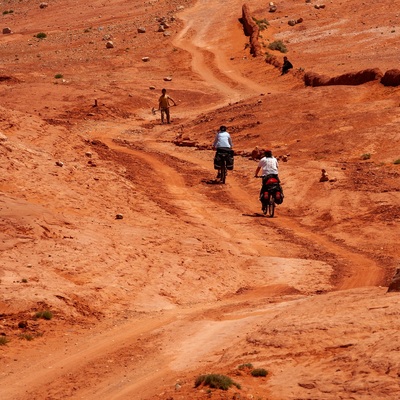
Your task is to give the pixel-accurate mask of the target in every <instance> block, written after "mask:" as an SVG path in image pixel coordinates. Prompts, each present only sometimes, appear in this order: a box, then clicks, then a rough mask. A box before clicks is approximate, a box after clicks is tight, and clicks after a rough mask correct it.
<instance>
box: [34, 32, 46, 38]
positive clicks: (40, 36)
mask: <svg viewBox="0 0 400 400" xmlns="http://www.w3.org/2000/svg"><path fill="white" fill-rule="evenodd" d="M35 37H37V38H38V39H45V38H47V35H46V34H45V33H44V32H39V33H38V34H36V35H35Z"/></svg>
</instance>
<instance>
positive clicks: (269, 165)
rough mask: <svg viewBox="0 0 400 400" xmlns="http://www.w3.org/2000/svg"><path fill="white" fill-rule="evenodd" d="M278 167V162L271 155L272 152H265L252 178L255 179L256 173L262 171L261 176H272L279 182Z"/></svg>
mask: <svg viewBox="0 0 400 400" xmlns="http://www.w3.org/2000/svg"><path fill="white" fill-rule="evenodd" d="M278 167H279V165H278V160H277V159H276V158H275V157H274V156H273V155H272V151H271V150H265V152H264V157H263V158H262V159H261V160H260V162H259V163H258V166H257V169H256V172H255V174H254V176H255V177H256V178H257V177H258V173H259V172H260V170H261V169H262V175H263V176H272V177H274V178H276V179H277V180H278V182H279V178H278Z"/></svg>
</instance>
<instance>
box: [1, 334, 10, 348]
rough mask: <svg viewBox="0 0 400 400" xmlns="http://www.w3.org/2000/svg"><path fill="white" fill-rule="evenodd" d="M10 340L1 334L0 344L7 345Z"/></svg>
mask: <svg viewBox="0 0 400 400" xmlns="http://www.w3.org/2000/svg"><path fill="white" fill-rule="evenodd" d="M8 342H9V340H8V339H7V337H6V336H3V335H1V336H0V346H5V345H6V344H7V343H8Z"/></svg>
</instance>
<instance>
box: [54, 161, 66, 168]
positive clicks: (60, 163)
mask: <svg viewBox="0 0 400 400" xmlns="http://www.w3.org/2000/svg"><path fill="white" fill-rule="evenodd" d="M56 165H57V167H62V166H63V165H64V163H63V162H62V161H56Z"/></svg>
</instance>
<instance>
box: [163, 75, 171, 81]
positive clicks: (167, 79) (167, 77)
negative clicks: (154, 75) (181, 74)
mask: <svg viewBox="0 0 400 400" xmlns="http://www.w3.org/2000/svg"><path fill="white" fill-rule="evenodd" d="M164 81H167V82H171V81H172V78H171V77H170V76H166V77H165V78H164Z"/></svg>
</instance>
